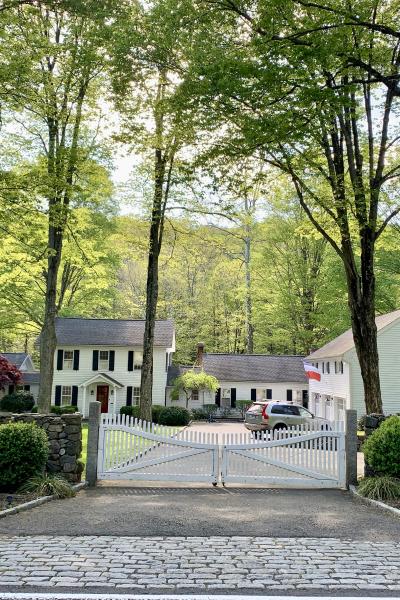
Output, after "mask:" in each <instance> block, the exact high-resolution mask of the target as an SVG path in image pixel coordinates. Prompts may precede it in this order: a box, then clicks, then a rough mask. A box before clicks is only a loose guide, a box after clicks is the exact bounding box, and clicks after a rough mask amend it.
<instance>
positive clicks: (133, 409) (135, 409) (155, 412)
mask: <svg viewBox="0 0 400 600" xmlns="http://www.w3.org/2000/svg"><path fill="white" fill-rule="evenodd" d="M163 410H165V406H161V405H159V404H154V405H153V406H152V407H151V415H152V417H151V420H152V422H153V423H159V422H160V421H159V419H160V414H161V413H162V411H163ZM119 412H120V414H121V415H128V416H129V417H133V418H134V419H139V406H137V405H136V404H135V405H133V406H121V408H120V411H119Z"/></svg>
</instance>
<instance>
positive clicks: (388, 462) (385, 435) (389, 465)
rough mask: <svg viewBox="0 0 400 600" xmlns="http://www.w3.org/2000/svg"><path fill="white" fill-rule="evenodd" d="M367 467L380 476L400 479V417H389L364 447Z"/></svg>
mask: <svg viewBox="0 0 400 600" xmlns="http://www.w3.org/2000/svg"><path fill="white" fill-rule="evenodd" d="M363 451H364V457H365V461H366V463H367V465H369V466H370V467H372V469H373V470H374V471H375V472H376V473H377V474H380V475H390V476H391V477H400V417H397V416H393V417H389V418H388V419H386V421H384V422H383V423H382V424H381V425H380V426H379V427H378V429H376V430H375V431H374V433H373V434H372V435H371V436H370V437H369V438H367V440H366V441H365V442H364V445H363Z"/></svg>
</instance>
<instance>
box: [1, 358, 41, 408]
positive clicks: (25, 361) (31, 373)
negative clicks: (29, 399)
mask: <svg viewBox="0 0 400 600" xmlns="http://www.w3.org/2000/svg"><path fill="white" fill-rule="evenodd" d="M0 354H1V355H2V356H4V357H5V358H6V359H7V360H8V361H9V362H10V363H11V364H12V365H14V366H15V367H17V368H18V369H19V370H20V371H21V374H22V381H21V383H20V384H18V385H12V384H10V385H7V386H6V388H5V389H4V390H0V396H1V397H2V396H5V395H6V394H12V393H13V392H14V391H16V390H17V391H18V390H25V391H26V392H30V393H31V394H32V396H33V397H34V398H35V401H36V400H37V397H38V395H39V371H38V370H37V369H36V367H35V365H34V363H33V360H32V357H31V356H30V355H29V354H27V353H26V352H1V353H0Z"/></svg>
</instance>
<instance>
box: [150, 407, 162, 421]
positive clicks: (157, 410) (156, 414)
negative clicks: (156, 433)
mask: <svg viewBox="0 0 400 600" xmlns="http://www.w3.org/2000/svg"><path fill="white" fill-rule="evenodd" d="M164 408H165V407H164V406H161V405H160V404H153V406H152V407H151V420H152V421H153V423H159V422H160V414H161V412H162V411H163V410H164Z"/></svg>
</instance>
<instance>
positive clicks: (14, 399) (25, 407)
mask: <svg viewBox="0 0 400 600" xmlns="http://www.w3.org/2000/svg"><path fill="white" fill-rule="evenodd" d="M34 405H35V399H34V397H33V396H32V394H30V393H29V392H22V391H21V392H13V393H12V394H7V395H6V396H3V398H1V400H0V410H5V411H9V412H13V413H24V412H31V410H32V408H33V407H34Z"/></svg>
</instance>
